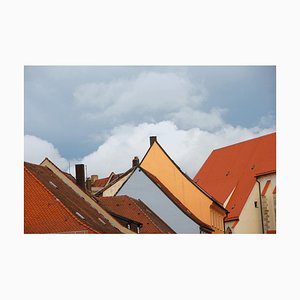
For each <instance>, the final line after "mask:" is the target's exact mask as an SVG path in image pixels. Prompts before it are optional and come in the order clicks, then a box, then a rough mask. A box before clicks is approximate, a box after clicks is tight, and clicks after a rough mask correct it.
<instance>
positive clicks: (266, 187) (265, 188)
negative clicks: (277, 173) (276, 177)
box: [261, 180, 271, 196]
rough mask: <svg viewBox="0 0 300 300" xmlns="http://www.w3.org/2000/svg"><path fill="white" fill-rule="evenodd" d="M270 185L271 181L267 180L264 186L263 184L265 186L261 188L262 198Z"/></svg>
mask: <svg viewBox="0 0 300 300" xmlns="http://www.w3.org/2000/svg"><path fill="white" fill-rule="evenodd" d="M270 183H271V180H268V181H267V182H266V184H265V186H264V188H263V191H262V193H261V195H262V196H265V195H266V192H267V190H268V187H269V185H270Z"/></svg>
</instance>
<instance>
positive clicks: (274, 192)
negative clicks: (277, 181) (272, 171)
mask: <svg viewBox="0 0 300 300" xmlns="http://www.w3.org/2000/svg"><path fill="white" fill-rule="evenodd" d="M273 194H276V185H275V187H274V190H273Z"/></svg>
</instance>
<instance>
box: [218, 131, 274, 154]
mask: <svg viewBox="0 0 300 300" xmlns="http://www.w3.org/2000/svg"><path fill="white" fill-rule="evenodd" d="M273 134H276V131H274V132H271V133H267V134H264V135H261V136H257V137H254V138H251V139H247V140H244V141H241V142H236V143H233V144H230V145H227V146H223V147H220V148H217V149H214V150H213V151H212V152H214V151H218V150H221V149H224V148H227V147H233V146H236V145H240V144H243V143H248V142H251V141H254V140H258V139H262V138H265V137H266V136H270V135H273Z"/></svg>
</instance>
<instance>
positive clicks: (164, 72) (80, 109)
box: [24, 66, 276, 176]
mask: <svg viewBox="0 0 300 300" xmlns="http://www.w3.org/2000/svg"><path fill="white" fill-rule="evenodd" d="M24 75H25V76H24V80H25V95H24V96H25V105H24V111H25V124H24V125H25V160H29V161H32V162H36V163H38V162H39V161H40V160H41V159H42V158H43V157H45V156H48V157H49V158H51V157H52V159H53V160H54V161H55V162H56V163H57V164H59V165H60V166H61V167H62V168H64V169H66V168H67V166H68V165H69V163H70V164H72V165H73V164H74V163H75V162H84V163H86V164H89V165H90V166H89V168H90V170H91V171H93V172H96V173H100V174H102V175H105V172H106V173H107V172H109V170H111V171H122V168H123V169H124V168H125V169H126V168H127V166H129V163H130V159H131V157H133V156H134V155H138V156H140V157H142V156H143V154H144V152H145V151H146V149H147V147H148V136H147V135H151V134H156V135H158V139H159V141H160V142H161V144H162V146H163V147H164V146H165V147H166V150H168V151H169V152H171V154H172V155H173V157H174V158H175V161H176V159H177V163H178V164H182V165H183V168H184V169H186V170H187V173H188V174H189V175H190V176H193V175H194V174H193V173H195V172H196V171H197V169H198V168H200V166H201V165H202V163H203V162H204V160H205V158H207V156H208V155H209V153H210V152H211V151H212V150H213V149H214V148H217V147H222V146H225V145H227V144H230V143H234V142H238V141H241V140H245V139H248V138H252V137H256V136H259V135H262V134H266V133H269V132H272V131H275V115H276V98H275V97H276V94H275V93H276V89H275V83H276V80H275V79H276V68H275V66H74V67H72V66H66V67H63V66H48V67H47V66H45V67H44V66H25V69H24ZM133 137H134V138H135V139H136V140H132V139H133ZM115 140H116V141H117V142H115ZM140 144H142V146H141V145H140ZM107 149H110V150H107ZM175 149H177V150H175ZM187 157H189V159H187ZM193 160H196V164H193V163H192V161H193ZM104 161H105V162H107V163H106V166H103V165H104ZM191 165H195V166H193V167H192V166H191ZM102 172H103V173H102Z"/></svg>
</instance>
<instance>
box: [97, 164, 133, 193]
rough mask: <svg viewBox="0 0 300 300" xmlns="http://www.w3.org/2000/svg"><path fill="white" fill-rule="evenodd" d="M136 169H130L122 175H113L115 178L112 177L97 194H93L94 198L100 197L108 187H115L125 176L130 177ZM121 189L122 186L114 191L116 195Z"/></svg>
mask: <svg viewBox="0 0 300 300" xmlns="http://www.w3.org/2000/svg"><path fill="white" fill-rule="evenodd" d="M136 168H137V167H132V168H130V169H128V170H127V171H126V172H124V173H120V174H115V176H113V177H112V179H111V180H110V182H109V183H108V184H107V185H106V186H105V187H104V188H103V189H101V190H100V191H98V192H96V193H95V196H102V195H103V192H104V191H106V190H107V189H109V188H110V187H112V186H113V185H115V184H116V183H117V182H118V181H120V180H121V179H123V178H124V177H126V176H127V175H131V174H132V173H133V172H134V171H135V170H136ZM129 177H130V176H129ZM129 177H128V178H129ZM128 178H127V179H126V181H127V180H128ZM126 181H125V182H126ZM125 182H124V183H125ZM121 187H122V186H120V187H119V189H118V190H117V191H116V194H117V192H118V191H119V190H120V189H121Z"/></svg>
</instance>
